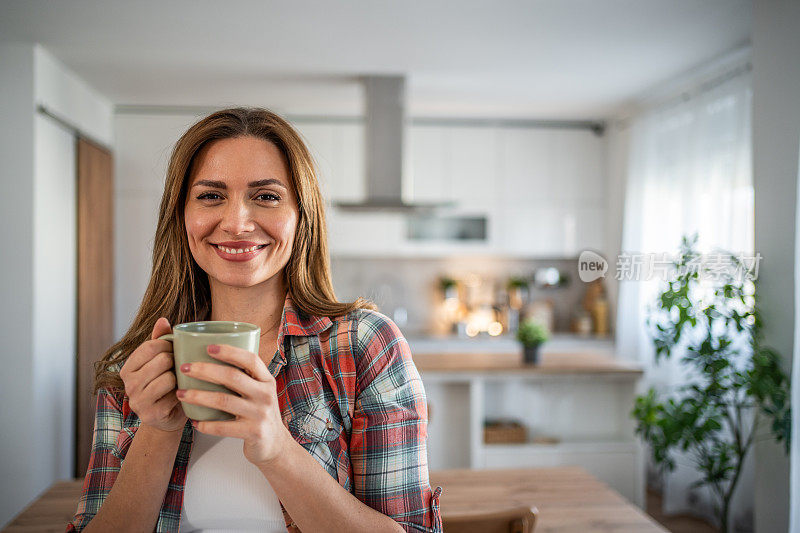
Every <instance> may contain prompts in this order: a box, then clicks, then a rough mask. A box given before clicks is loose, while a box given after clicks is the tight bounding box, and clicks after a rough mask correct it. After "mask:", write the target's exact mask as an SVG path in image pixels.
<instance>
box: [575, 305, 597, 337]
mask: <svg viewBox="0 0 800 533" xmlns="http://www.w3.org/2000/svg"><path fill="white" fill-rule="evenodd" d="M572 331H574V332H575V333H577V334H578V335H580V336H581V337H589V336H590V335H591V334H592V317H591V315H589V313H587V312H586V311H583V310H581V311H578V312H577V313H576V314H575V317H574V318H573V319H572Z"/></svg>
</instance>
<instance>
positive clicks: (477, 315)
mask: <svg viewBox="0 0 800 533" xmlns="http://www.w3.org/2000/svg"><path fill="white" fill-rule="evenodd" d="M464 332H465V333H466V334H467V336H468V337H475V336H477V335H478V334H480V333H484V332H485V333H488V334H489V335H491V336H492V337H497V336H498V335H500V334H501V333H503V325H502V324H501V323H500V322H499V321H498V317H497V311H496V310H495V309H494V308H493V307H492V306H490V305H482V306H480V307H479V308H478V309H475V310H474V311H471V312H470V313H469V314H468V315H467V318H466V325H465V328H464Z"/></svg>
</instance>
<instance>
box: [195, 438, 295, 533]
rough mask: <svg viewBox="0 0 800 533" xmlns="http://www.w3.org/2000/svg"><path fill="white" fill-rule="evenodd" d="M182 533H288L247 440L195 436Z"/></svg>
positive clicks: (278, 503) (278, 506)
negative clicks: (252, 460) (249, 454)
mask: <svg viewBox="0 0 800 533" xmlns="http://www.w3.org/2000/svg"><path fill="white" fill-rule="evenodd" d="M180 531H181V532H202V533H223V532H233V531H236V532H245V531H259V532H262V533H263V532H276V533H277V532H282V533H285V532H286V525H285V523H284V519H283V513H282V512H281V506H280V502H279V501H278V497H277V496H276V495H275V491H273V490H272V487H271V486H270V484H269V482H268V481H267V479H266V478H265V477H264V475H263V474H262V473H261V471H260V470H259V469H258V468H257V467H256V466H255V465H253V464H252V463H250V462H249V461H248V460H247V459H245V457H244V454H243V453H242V440H241V439H235V438H232V437H215V436H212V435H205V434H203V433H200V432H199V431H196V430H195V432H194V443H193V445H192V454H191V457H190V458H189V466H188V471H187V473H186V486H185V487H184V492H183V509H181V525H180Z"/></svg>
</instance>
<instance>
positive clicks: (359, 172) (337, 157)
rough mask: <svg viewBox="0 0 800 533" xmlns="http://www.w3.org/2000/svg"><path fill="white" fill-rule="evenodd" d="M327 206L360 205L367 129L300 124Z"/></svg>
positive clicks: (363, 192) (341, 124) (356, 125)
mask: <svg viewBox="0 0 800 533" xmlns="http://www.w3.org/2000/svg"><path fill="white" fill-rule="evenodd" d="M294 126H295V127H296V128H297V129H298V130H299V131H300V134H301V135H302V136H303V137H304V138H305V140H306V142H307V144H308V147H309V148H310V150H311V155H312V157H313V158H314V162H315V163H316V165H317V171H318V173H319V181H320V188H321V189H322V194H323V196H324V197H325V199H326V200H327V201H328V202H339V201H341V202H357V201H360V200H363V199H364V197H365V195H366V189H365V187H364V185H365V182H364V127H363V126H362V125H361V123H358V122H352V123H351V122H300V123H296V124H294Z"/></svg>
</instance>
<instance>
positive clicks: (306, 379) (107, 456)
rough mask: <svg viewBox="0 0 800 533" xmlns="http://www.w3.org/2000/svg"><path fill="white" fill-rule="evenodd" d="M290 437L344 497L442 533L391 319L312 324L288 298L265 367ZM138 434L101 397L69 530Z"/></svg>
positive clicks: (171, 518) (422, 420) (416, 407)
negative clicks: (272, 353) (347, 495)
mask: <svg viewBox="0 0 800 533" xmlns="http://www.w3.org/2000/svg"><path fill="white" fill-rule="evenodd" d="M269 369H270V372H272V375H274V376H275V377H276V382H277V390H278V402H279V404H280V408H281V413H282V416H283V420H284V423H285V424H286V425H287V427H288V428H289V431H290V432H291V434H292V435H293V436H294V438H295V440H297V442H299V443H300V444H301V445H302V446H303V447H304V448H305V449H306V450H307V451H308V452H309V453H310V454H311V455H312V456H313V457H314V458H315V459H316V460H317V461H318V462H319V463H320V464H321V465H322V467H323V468H325V470H326V471H327V472H328V473H329V474H330V475H331V476H332V477H333V478H334V479H336V480H337V481H338V482H339V483H340V484H341V485H342V486H343V487H344V488H345V489H346V490H348V491H350V492H351V493H353V494H354V495H355V496H356V497H357V498H358V499H359V500H361V501H362V502H364V503H365V504H366V505H369V506H370V507H372V508H374V509H376V510H378V511H380V512H382V513H384V514H386V515H388V516H390V517H392V518H393V519H394V520H395V521H397V522H398V523H399V524H400V525H401V526H402V527H403V528H404V529H405V530H406V531H424V532H428V533H432V532H440V531H441V530H442V524H441V516H440V511H439V495H440V493H441V488H437V489H436V490H435V491H432V490H431V487H430V484H429V481H428V464H427V454H426V437H427V406H426V402H425V391H424V389H423V386H422V380H421V379H420V376H419V373H418V372H417V369H416V367H415V366H414V363H413V361H412V359H411V351H410V349H409V347H408V343H407V342H406V340H405V338H404V337H403V335H402V333H401V332H400V330H399V329H398V328H397V326H396V325H395V324H394V322H392V321H391V320H390V319H389V318H387V317H386V316H384V315H382V314H380V313H377V312H374V311H369V310H363V309H361V310H357V311H354V312H352V313H349V314H347V315H345V316H341V317H335V318H333V319H330V318H328V317H312V316H308V315H306V314H304V313H302V312H301V311H300V310H299V309H297V308H296V307H295V306H294V305H293V302H292V300H291V298H290V297H289V296H287V297H286V301H285V304H284V309H283V317H282V321H281V330H280V332H279V335H278V351H277V352H276V353H275V356H274V357H273V359H272V361H271V362H270V364H269ZM138 427H139V418H138V417H137V416H136V413H134V412H133V411H132V410H131V409H130V406H129V404H128V398H127V396H125V395H124V393H120V394H112V393H110V392H109V391H107V390H105V389H101V390H100V391H99V393H98V396H97V411H96V415H95V427H94V439H93V442H92V450H91V456H90V459H89V468H88V470H87V471H86V478H85V480H84V483H83V492H82V495H81V499H80V501H79V503H78V509H77V512H76V514H75V517H74V519H73V521H72V522H70V524H68V525H67V532H71V531H81V530H82V529H83V528H84V527H85V526H86V524H87V523H88V522H89V521H90V520H91V519H92V517H94V516H95V514H97V512H98V511H99V510H100V506H101V505H102V504H103V501H105V498H106V497H107V496H108V493H109V492H110V491H111V487H112V486H113V485H114V481H115V480H116V478H117V474H118V473H119V470H120V468H121V465H122V463H123V461H124V460H125V455H126V453H127V451H128V448H129V447H130V444H131V442H132V440H133V438H134V435H135V434H136V430H137V429H138ZM192 437H193V429H192V426H191V424H189V423H188V422H187V425H186V427H185V428H184V431H183V436H182V438H181V443H180V447H179V449H178V453H177V456H176V458H175V466H174V468H173V471H172V476H171V479H170V483H169V485H168V487H167V494H166V498H165V499H164V504H163V505H162V507H161V510H160V512H159V515H158V521H157V523H156V528H155V530H156V531H157V532H159V533H160V532H177V531H178V530H179V525H180V515H181V507H182V505H183V487H184V483H185V480H186V468H187V465H188V464H189V456H190V454H191V449H192Z"/></svg>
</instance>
